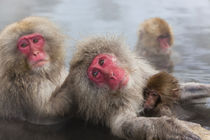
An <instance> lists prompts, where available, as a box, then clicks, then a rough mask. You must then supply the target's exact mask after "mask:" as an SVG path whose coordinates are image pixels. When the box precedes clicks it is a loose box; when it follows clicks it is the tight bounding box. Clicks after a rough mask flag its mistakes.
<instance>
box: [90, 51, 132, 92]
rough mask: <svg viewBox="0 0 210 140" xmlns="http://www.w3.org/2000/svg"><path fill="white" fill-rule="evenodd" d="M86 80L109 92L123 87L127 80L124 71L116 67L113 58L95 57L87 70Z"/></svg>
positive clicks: (110, 56) (101, 55) (105, 55)
mask: <svg viewBox="0 0 210 140" xmlns="http://www.w3.org/2000/svg"><path fill="white" fill-rule="evenodd" d="M87 74H88V78H89V79H90V80H91V81H93V82H94V83H95V84H97V85H98V86H100V87H103V86H108V87H109V88H110V89H111V90H117V89H120V88H122V87H124V86H125V85H126V84H127V83H128V80H129V76H128V74H126V72H125V70H124V69H123V68H121V67H119V66H118V65H117V59H116V57H115V56H112V55H109V54H99V55H97V56H96V57H95V58H94V59H93V61H92V63H91V64H90V66H89V67H88V70H87Z"/></svg>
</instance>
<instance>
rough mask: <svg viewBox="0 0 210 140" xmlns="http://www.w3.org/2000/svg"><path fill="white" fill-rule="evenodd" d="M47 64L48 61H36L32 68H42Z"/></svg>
mask: <svg viewBox="0 0 210 140" xmlns="http://www.w3.org/2000/svg"><path fill="white" fill-rule="evenodd" d="M47 62H48V60H45V59H40V60H37V61H35V62H32V63H31V66H32V67H42V66H44V65H45V64H46V63H47Z"/></svg>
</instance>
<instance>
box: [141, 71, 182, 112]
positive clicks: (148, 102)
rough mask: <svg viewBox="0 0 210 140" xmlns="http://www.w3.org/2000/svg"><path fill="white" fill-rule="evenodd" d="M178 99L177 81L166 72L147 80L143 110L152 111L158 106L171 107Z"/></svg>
mask: <svg viewBox="0 0 210 140" xmlns="http://www.w3.org/2000/svg"><path fill="white" fill-rule="evenodd" d="M179 97H180V90H179V84H178V81H177V80H176V79H175V78H174V77H173V76H172V75H170V74H168V73H167V72H160V73H158V74H155V75H153V76H152V77H151V78H149V80H148V82H147V85H146V88H145V90H144V98H145V102H144V109H146V110H152V109H154V108H155V107H156V106H157V105H158V104H166V105H171V104H173V103H175V102H177V100H178V99H179Z"/></svg>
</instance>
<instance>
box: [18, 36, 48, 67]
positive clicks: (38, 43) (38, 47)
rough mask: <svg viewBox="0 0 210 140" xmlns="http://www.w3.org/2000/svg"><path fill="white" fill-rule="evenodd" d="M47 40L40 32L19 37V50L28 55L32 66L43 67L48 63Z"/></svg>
mask: <svg viewBox="0 0 210 140" xmlns="http://www.w3.org/2000/svg"><path fill="white" fill-rule="evenodd" d="M44 44H45V40H44V37H43V36H42V35H41V34H39V33H33V34H29V35H24V36H21V37H20V38H19V39H18V44H17V47H18V50H19V51H20V52H21V53H22V54H24V55H25V56H26V57H27V60H28V62H29V64H30V65H31V66H32V67H41V66H43V65H44V64H45V63H47V61H48V60H47V59H48V58H47V55H46V53H45V51H44Z"/></svg>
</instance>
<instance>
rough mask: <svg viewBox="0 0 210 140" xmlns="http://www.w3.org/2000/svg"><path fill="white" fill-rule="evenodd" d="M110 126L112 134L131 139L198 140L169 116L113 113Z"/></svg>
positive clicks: (198, 139)
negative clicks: (147, 116) (149, 116)
mask: <svg viewBox="0 0 210 140" xmlns="http://www.w3.org/2000/svg"><path fill="white" fill-rule="evenodd" d="M110 120H111V121H110V128H111V130H112V133H113V134H114V135H117V136H119V137H121V138H126V139H131V140H153V139H155V140H156V139H161V140H162V139H166V140H169V139H173V140H181V139H182V140H200V138H199V137H198V136H197V135H195V134H193V133H192V132H190V131H188V130H187V128H186V127H183V126H182V125H181V124H180V123H179V122H178V120H176V119H174V118H169V117H151V118H146V117H136V115H135V113H132V112H127V113H120V114H118V115H114V116H112V117H111V119H110Z"/></svg>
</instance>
